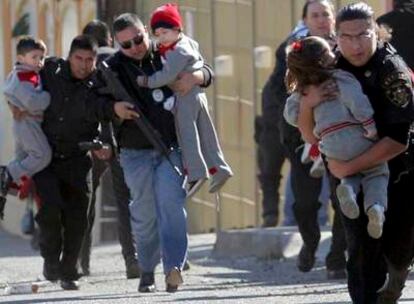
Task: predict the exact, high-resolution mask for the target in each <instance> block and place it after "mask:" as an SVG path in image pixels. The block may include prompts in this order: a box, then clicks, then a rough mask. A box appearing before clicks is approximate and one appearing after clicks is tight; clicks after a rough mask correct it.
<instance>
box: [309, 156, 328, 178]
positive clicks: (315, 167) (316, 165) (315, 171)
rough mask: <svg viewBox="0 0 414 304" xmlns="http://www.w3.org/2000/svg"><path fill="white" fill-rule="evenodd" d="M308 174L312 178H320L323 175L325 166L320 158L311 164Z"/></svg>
mask: <svg viewBox="0 0 414 304" xmlns="http://www.w3.org/2000/svg"><path fill="white" fill-rule="evenodd" d="M309 174H310V176H312V177H314V178H321V177H322V176H323V175H324V174H325V165H324V163H323V160H322V157H321V156H319V157H318V158H317V159H316V160H315V161H314V162H313V164H312V167H311V168H310V170H309Z"/></svg>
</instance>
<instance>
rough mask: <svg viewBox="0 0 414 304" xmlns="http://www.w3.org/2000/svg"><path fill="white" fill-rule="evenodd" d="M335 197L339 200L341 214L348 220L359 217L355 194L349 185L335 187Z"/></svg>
mask: <svg viewBox="0 0 414 304" xmlns="http://www.w3.org/2000/svg"><path fill="white" fill-rule="evenodd" d="M336 196H337V197H338V200H339V205H340V206H341V210H342V213H343V214H344V215H345V216H346V217H347V218H350V219H356V218H357V217H358V216H359V207H358V204H357V202H356V197H355V192H354V190H353V189H352V188H351V186H349V185H343V184H340V185H338V187H336Z"/></svg>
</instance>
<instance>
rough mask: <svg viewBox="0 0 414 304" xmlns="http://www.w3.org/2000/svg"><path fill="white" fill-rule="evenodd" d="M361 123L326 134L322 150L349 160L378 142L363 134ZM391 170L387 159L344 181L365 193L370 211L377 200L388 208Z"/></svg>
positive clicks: (335, 157) (328, 154) (328, 155)
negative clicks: (386, 161)
mask: <svg viewBox="0 0 414 304" xmlns="http://www.w3.org/2000/svg"><path fill="white" fill-rule="evenodd" d="M363 133H364V129H363V128H362V127H361V126H350V127H346V128H343V129H340V130H338V131H335V132H333V133H331V134H329V135H326V136H324V137H323V138H322V141H321V144H320V150H321V151H322V153H324V154H325V155H326V156H327V157H328V158H333V159H338V160H343V161H348V160H351V159H353V158H355V157H357V156H358V155H360V154H362V153H363V152H365V151H366V150H368V149H369V148H370V147H371V146H373V145H374V142H373V141H371V140H368V139H367V138H365V137H364V135H363ZM388 178H389V170H388V166H387V164H386V163H382V164H380V165H378V166H375V167H373V168H370V169H368V170H364V171H362V172H359V173H357V174H355V175H352V176H348V177H345V178H343V179H342V180H341V184H345V185H349V186H351V187H352V189H353V190H354V192H355V194H357V193H358V192H359V191H360V187H361V186H362V190H363V193H364V209H365V211H367V210H368V209H369V208H370V207H371V206H372V205H373V204H379V205H381V206H383V207H384V210H387V187H388Z"/></svg>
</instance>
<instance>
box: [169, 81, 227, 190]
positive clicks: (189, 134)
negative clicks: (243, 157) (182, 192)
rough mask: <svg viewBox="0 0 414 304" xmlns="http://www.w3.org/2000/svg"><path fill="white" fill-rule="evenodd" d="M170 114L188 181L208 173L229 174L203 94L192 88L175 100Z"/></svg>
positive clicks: (205, 175)
mask: <svg viewBox="0 0 414 304" xmlns="http://www.w3.org/2000/svg"><path fill="white" fill-rule="evenodd" d="M173 113H174V117H175V126H176V129H177V132H176V133H177V137H178V142H179V145H180V147H181V149H182V155H183V162H184V168H185V170H186V171H187V174H188V181H190V182H191V181H196V180H198V179H203V178H208V176H209V172H210V173H213V172H215V171H223V170H224V171H227V172H229V173H231V169H230V167H229V165H228V164H227V163H226V161H225V160H224V156H223V152H222V150H221V147H220V144H219V141H218V139H217V134H216V131H215V128H214V125H213V123H212V121H211V118H210V114H209V112H208V103H207V97H206V94H205V93H204V92H202V90H201V89H200V88H199V87H194V88H193V89H192V90H191V91H190V92H189V93H188V94H186V95H185V96H177V99H176V103H175V106H174V110H173Z"/></svg>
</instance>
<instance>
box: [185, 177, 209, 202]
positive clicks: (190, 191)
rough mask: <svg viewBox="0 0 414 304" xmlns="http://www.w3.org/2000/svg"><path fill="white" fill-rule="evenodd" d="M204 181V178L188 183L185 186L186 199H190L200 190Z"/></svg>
mask: <svg viewBox="0 0 414 304" xmlns="http://www.w3.org/2000/svg"><path fill="white" fill-rule="evenodd" d="M205 181H206V179H205V178H202V179H198V180H195V181H192V182H188V183H187V184H186V191H187V198H190V197H192V196H193V195H194V194H196V192H197V191H198V190H200V188H201V186H203V184H204V182H205Z"/></svg>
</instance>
